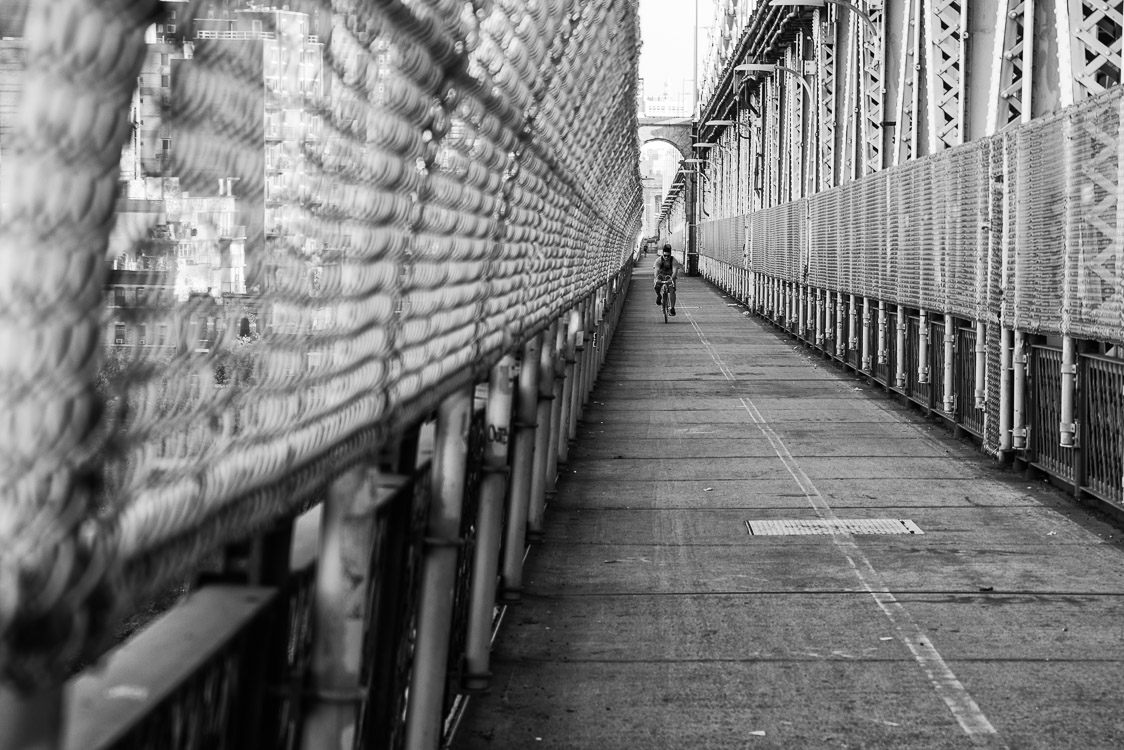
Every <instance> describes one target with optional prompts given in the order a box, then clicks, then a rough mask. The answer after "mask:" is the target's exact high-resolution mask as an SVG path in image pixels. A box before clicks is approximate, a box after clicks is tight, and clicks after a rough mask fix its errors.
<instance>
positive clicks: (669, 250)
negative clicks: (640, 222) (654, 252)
mask: <svg viewBox="0 0 1124 750" xmlns="http://www.w3.org/2000/svg"><path fill="white" fill-rule="evenodd" d="M663 251H664V252H665V253H670V252H671V245H664V246H663Z"/></svg>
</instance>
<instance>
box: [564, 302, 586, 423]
mask: <svg viewBox="0 0 1124 750" xmlns="http://www.w3.org/2000/svg"><path fill="white" fill-rule="evenodd" d="M584 307H585V306H584V305H581V306H579V307H577V308H575V315H576V320H577V325H576V328H577V331H576V333H575V334H574V389H573V391H572V392H571V393H570V422H569V424H567V425H566V439H567V440H573V439H574V438H575V437H577V434H578V418H579V417H580V416H581V412H582V404H583V403H585V393H584V392H583V391H584V389H585V382H584V380H585V378H584V375H585V359H586V351H585V310H584Z"/></svg>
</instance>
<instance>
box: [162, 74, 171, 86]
mask: <svg viewBox="0 0 1124 750" xmlns="http://www.w3.org/2000/svg"><path fill="white" fill-rule="evenodd" d="M160 85H161V86H163V87H164V88H168V87H169V86H171V85H172V78H171V76H160Z"/></svg>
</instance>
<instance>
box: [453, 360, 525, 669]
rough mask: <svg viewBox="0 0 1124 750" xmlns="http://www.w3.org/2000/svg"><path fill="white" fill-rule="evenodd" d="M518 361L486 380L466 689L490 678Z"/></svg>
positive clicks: (501, 366) (500, 365) (503, 365)
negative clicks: (486, 398)
mask: <svg viewBox="0 0 1124 750" xmlns="http://www.w3.org/2000/svg"><path fill="white" fill-rule="evenodd" d="M514 368H515V357H514V356H513V355H511V354H507V355H505V356H504V357H503V358H501V359H500V361H499V362H498V363H496V364H495V365H494V366H493V367H492V372H491V375H490V377H489V379H488V405H487V407H486V412H485V419H486V420H487V431H486V434H485V437H484V472H483V476H482V477H481V479H480V506H479V508H478V509H477V511H476V519H477V520H476V549H475V550H474V551H473V555H474V557H473V563H472V588H471V593H470V594H469V596H470V599H469V615H468V630H467V635H466V637H465V671H464V677H463V687H464V689H465V690H471V691H479V690H485V689H487V687H488V681H489V679H490V678H491V676H492V674H491V672H490V671H489V667H490V664H491V636H492V610H493V609H494V607H495V603H496V574H497V572H498V571H499V558H500V543H501V541H502V539H503V507H504V490H505V489H506V488H507V471H508V466H507V457H508V446H509V443H510V440H509V436H510V435H511V401H512V393H511V392H512V384H511V379H512V370H513V369H514Z"/></svg>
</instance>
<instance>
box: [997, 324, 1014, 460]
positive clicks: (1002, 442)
mask: <svg viewBox="0 0 1124 750" xmlns="http://www.w3.org/2000/svg"><path fill="white" fill-rule="evenodd" d="M1013 374H1014V373H1013V372H1012V368H1011V329H1010V328H1008V327H1007V326H1004V325H1001V326H1000V329H999V451H1000V453H1001V454H1002V453H1005V452H1007V451H1009V450H1011V447H1012V445H1013V441H1012V437H1013V436H1012V434H1011V423H1012V421H1013V420H1012V417H1013V416H1014V414H1013V411H1014V410H1013V408H1012V407H1013V404H1012V398H1011V390H1012V385H1013V384H1012V382H1011V381H1012V375H1013Z"/></svg>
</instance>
